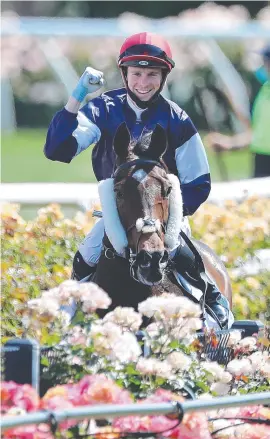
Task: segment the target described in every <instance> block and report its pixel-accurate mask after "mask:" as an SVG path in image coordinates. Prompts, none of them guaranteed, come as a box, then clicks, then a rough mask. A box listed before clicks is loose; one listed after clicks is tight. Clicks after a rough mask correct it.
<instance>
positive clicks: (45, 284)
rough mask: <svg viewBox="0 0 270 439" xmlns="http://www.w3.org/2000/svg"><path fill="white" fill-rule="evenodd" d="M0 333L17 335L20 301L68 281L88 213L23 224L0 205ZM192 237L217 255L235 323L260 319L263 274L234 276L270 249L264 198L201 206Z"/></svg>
mask: <svg viewBox="0 0 270 439" xmlns="http://www.w3.org/2000/svg"><path fill="white" fill-rule="evenodd" d="M1 219H2V317H3V318H2V334H3V336H4V340H6V338H7V337H12V336H20V335H21V334H22V333H23V330H24V329H23V326H22V323H21V315H22V313H23V310H24V307H25V304H26V301H27V300H29V299H32V298H35V297H37V296H39V295H40V293H41V291H43V290H48V289H50V288H53V287H55V286H56V285H59V284H60V283H61V282H63V281H64V280H65V279H68V278H69V277H70V273H71V265H72V258H73V255H74V253H75V252H76V250H77V247H78V244H79V242H80V241H81V240H82V239H83V237H84V236H85V234H86V233H87V232H88V231H89V230H90V229H91V227H92V225H93V221H94V220H93V218H92V216H91V212H88V213H87V214H83V213H81V212H78V213H77V215H76V216H75V218H74V219H73V220H69V219H66V218H65V217H64V215H63V213H62V212H61V209H60V207H59V206H58V205H50V206H48V207H46V208H43V209H40V210H39V211H38V215H37V217H36V218H35V219H34V220H33V221H28V222H27V221H24V220H23V219H22V217H21V216H20V215H19V206H17V205H10V204H7V205H5V206H3V207H2V215H1ZM191 224H192V230H193V234H194V236H195V237H196V238H199V239H202V240H203V241H204V242H206V243H207V244H209V245H210V247H212V248H213V249H214V250H215V251H216V252H217V253H218V254H219V255H222V257H223V260H224V262H225V264H226V266H227V267H228V269H229V273H230V275H231V279H232V287H233V312H234V314H235V317H236V319H243V318H244V319H245V318H248V319H260V320H262V321H265V320H266V319H267V318H268V317H269V316H267V309H268V310H269V308H270V306H269V305H270V303H269V294H268V292H269V282H270V276H269V272H268V273H267V272H262V273H259V274H257V275H256V276H247V277H245V278H240V277H235V274H234V273H235V271H234V269H235V267H238V266H240V265H241V264H242V263H243V262H244V261H245V260H248V259H249V258H250V256H251V255H253V254H254V252H255V251H256V250H258V249H262V248H269V247H270V200H269V199H261V200H260V199H257V198H250V199H247V200H245V201H244V202H243V203H241V204H239V205H238V204H236V203H234V202H227V203H226V205H225V207H224V208H222V207H217V206H215V205H211V204H207V203H205V204H204V205H203V206H201V208H200V209H199V211H198V212H196V214H195V215H194V216H193V217H192V219H191Z"/></svg>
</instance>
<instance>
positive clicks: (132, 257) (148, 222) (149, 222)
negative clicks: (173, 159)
mask: <svg viewBox="0 0 270 439" xmlns="http://www.w3.org/2000/svg"><path fill="white" fill-rule="evenodd" d="M144 165H153V166H159V167H160V168H161V169H163V170H165V171H166V169H165V167H164V166H163V165H162V163H161V162H159V161H156V160H151V159H136V160H132V161H130V162H125V163H123V164H121V165H120V166H118V168H116V170H115V171H114V173H113V175H112V178H114V179H116V178H117V177H119V174H120V173H121V172H122V171H123V170H126V169H129V168H131V167H132V166H135V167H142V166H144ZM142 221H143V224H142V227H141V230H140V233H139V236H138V239H137V243H136V252H135V253H133V252H132V250H131V248H129V247H127V248H126V252H125V255H124V257H125V259H127V260H128V261H129V263H130V275H131V276H132V277H133V279H135V280H137V279H136V278H135V277H134V264H135V262H136V257H137V254H138V247H139V242H140V239H141V236H142V234H143V227H145V226H148V227H150V228H152V230H151V231H152V232H153V233H154V232H156V233H157V234H158V235H159V237H160V238H161V231H160V229H162V230H163V232H165V225H164V224H160V227H159V228H158V227H157V223H156V220H154V219H153V218H143V220H142ZM134 227H136V228H137V225H136V223H133V224H131V226H129V228H128V229H127V231H126V233H127V234H128V233H129V232H130V231H131V230H132V229H133V228H134ZM104 254H105V257H106V258H107V259H114V258H115V256H120V255H118V254H117V253H116V252H115V250H114V249H113V248H109V247H107V246H105V245H104Z"/></svg>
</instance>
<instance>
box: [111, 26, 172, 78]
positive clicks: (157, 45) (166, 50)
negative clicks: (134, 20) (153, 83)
mask: <svg viewBox="0 0 270 439" xmlns="http://www.w3.org/2000/svg"><path fill="white" fill-rule="evenodd" d="M118 66H119V67H124V66H135V67H163V68H166V69H168V70H169V71H171V69H172V68H173V67H174V66H175V63H174V61H173V60H172V52H171V48H170V46H169V44H168V43H167V41H166V40H164V39H163V38H162V37H161V36H159V35H156V34H152V33H149V32H142V33H140V34H135V35H132V36H131V37H128V38H127V39H126V40H125V42H124V44H123V45H122V47H121V49H120V55H119V58H118Z"/></svg>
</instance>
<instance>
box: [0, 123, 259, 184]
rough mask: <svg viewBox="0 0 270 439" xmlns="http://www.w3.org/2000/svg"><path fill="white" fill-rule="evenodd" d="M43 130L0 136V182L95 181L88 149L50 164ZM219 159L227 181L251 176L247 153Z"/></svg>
mask: <svg viewBox="0 0 270 439" xmlns="http://www.w3.org/2000/svg"><path fill="white" fill-rule="evenodd" d="M46 131H47V130H46V129H40V130H38V129H19V130H18V131H17V132H15V133H12V134H3V135H2V153H1V156H2V157H1V158H2V160H1V163H2V165H1V171H2V172H1V175H2V182H3V183H23V182H66V183H74V182H81V183H91V182H95V181H96V180H95V176H94V173H93V170H92V162H91V148H88V149H87V150H86V151H84V152H83V153H81V154H80V155H79V156H78V157H76V158H75V159H74V160H73V161H72V162H71V163H69V164H66V163H59V162H52V161H50V160H48V159H47V158H46V157H45V156H44V154H43V146H44V143H45V138H46ZM207 156H208V160H209V164H210V169H211V175H212V180H213V181H220V180H222V178H221V175H220V171H219V167H218V163H217V158H216V154H215V153H213V151H210V150H207ZM221 160H222V162H223V163H224V166H225V167H226V169H227V173H228V179H229V180H238V179H242V178H249V177H250V176H251V160H252V158H251V154H250V152H249V151H247V150H244V151H234V152H229V153H223V154H222V157H221Z"/></svg>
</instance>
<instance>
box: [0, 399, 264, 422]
mask: <svg viewBox="0 0 270 439" xmlns="http://www.w3.org/2000/svg"><path fill="white" fill-rule="evenodd" d="M255 404H270V392H263V393H255V394H254V393H253V394H250V395H240V396H225V397H220V398H213V399H210V400H190V401H185V402H183V403H178V402H170V403H158V404H157V403H155V404H154V403H153V404H125V405H123V406H119V404H106V405H104V404H102V405H96V406H93V405H90V406H84V407H76V408H73V409H69V410H68V409H65V410H55V411H42V412H36V413H31V414H27V415H21V416H6V417H4V418H3V417H2V419H1V422H0V427H1V429H2V430H6V429H8V428H12V427H18V426H20V425H30V424H39V423H41V422H46V423H50V421H51V420H52V419H53V420H54V421H55V422H56V423H57V424H58V423H59V422H62V421H64V420H67V419H78V420H82V419H86V418H87V419H107V418H118V417H120V416H132V415H137V416H138V415H139V416H146V415H168V414H176V415H178V416H179V419H180V420H181V419H182V417H183V415H184V414H186V413H189V412H197V411H203V412H205V411H207V410H218V409H220V408H228V407H239V406H249V405H255Z"/></svg>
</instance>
